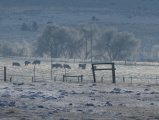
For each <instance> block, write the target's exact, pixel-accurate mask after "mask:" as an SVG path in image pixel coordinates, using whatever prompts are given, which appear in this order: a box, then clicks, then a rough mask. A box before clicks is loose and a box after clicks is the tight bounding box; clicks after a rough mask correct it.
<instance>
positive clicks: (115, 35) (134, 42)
mask: <svg viewBox="0 0 159 120" xmlns="http://www.w3.org/2000/svg"><path fill="white" fill-rule="evenodd" d="M139 45H140V40H139V39H136V38H135V37H134V35H133V34H132V33H129V32H118V31H117V29H116V28H109V29H105V30H104V32H103V34H102V36H101V39H100V40H99V42H98V45H97V49H98V50H99V51H105V52H107V53H106V54H107V55H108V56H109V59H110V60H125V59H126V58H128V57H131V56H132V55H133V53H135V51H136V50H137V49H138V48H139Z"/></svg>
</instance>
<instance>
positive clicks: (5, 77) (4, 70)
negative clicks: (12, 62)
mask: <svg viewBox="0 0 159 120" xmlns="http://www.w3.org/2000/svg"><path fill="white" fill-rule="evenodd" d="M6 78H7V77H6V67H4V81H5V82H6V81H7V79H6Z"/></svg>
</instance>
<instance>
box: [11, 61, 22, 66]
mask: <svg viewBox="0 0 159 120" xmlns="http://www.w3.org/2000/svg"><path fill="white" fill-rule="evenodd" d="M12 66H20V64H19V63H17V62H13V63H12Z"/></svg>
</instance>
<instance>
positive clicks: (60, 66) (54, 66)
mask: <svg viewBox="0 0 159 120" xmlns="http://www.w3.org/2000/svg"><path fill="white" fill-rule="evenodd" d="M52 68H62V65H61V64H57V63H56V64H52Z"/></svg>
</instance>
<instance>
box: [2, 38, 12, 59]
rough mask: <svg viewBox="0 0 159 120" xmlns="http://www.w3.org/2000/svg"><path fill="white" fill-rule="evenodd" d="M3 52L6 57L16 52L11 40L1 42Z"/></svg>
mask: <svg viewBox="0 0 159 120" xmlns="http://www.w3.org/2000/svg"><path fill="white" fill-rule="evenodd" d="M1 54H2V56H4V57H6V56H12V55H13V54H14V53H13V49H12V47H11V43H10V42H8V41H6V42H3V43H2V44H1Z"/></svg>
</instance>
